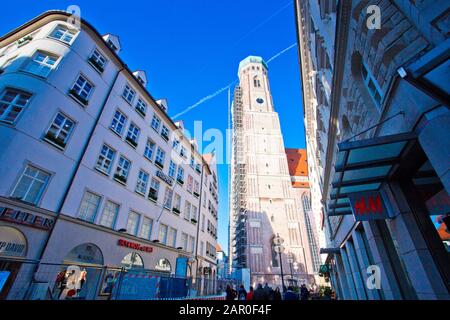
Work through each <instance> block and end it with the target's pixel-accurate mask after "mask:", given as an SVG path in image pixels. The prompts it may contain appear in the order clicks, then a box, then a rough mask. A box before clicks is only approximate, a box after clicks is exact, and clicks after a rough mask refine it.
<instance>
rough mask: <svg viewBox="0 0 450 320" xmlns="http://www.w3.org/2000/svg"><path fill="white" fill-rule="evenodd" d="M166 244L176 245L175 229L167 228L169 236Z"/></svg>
mask: <svg viewBox="0 0 450 320" xmlns="http://www.w3.org/2000/svg"><path fill="white" fill-rule="evenodd" d="M168 238H169V239H168V241H167V245H169V246H171V247H174V248H176V246H177V229H174V228H170V229H169V237H168Z"/></svg>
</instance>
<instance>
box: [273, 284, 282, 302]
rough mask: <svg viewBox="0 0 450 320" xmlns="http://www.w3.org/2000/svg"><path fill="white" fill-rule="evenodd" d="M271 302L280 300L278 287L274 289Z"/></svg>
mask: <svg viewBox="0 0 450 320" xmlns="http://www.w3.org/2000/svg"><path fill="white" fill-rule="evenodd" d="M273 300H281V291H280V288H279V287H276V288H275V291H274V292H273Z"/></svg>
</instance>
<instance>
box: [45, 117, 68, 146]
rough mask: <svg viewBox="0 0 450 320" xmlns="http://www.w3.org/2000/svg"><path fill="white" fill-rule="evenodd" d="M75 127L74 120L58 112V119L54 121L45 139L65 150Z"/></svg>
mask: <svg viewBox="0 0 450 320" xmlns="http://www.w3.org/2000/svg"><path fill="white" fill-rule="evenodd" d="M73 127H74V122H73V120H71V119H70V118H68V117H67V116H65V115H64V114H62V113H60V112H58V113H57V115H56V117H55V118H54V119H53V122H52V124H51V125H50V128H49V129H48V130H47V133H46V134H45V139H46V140H47V141H49V142H51V143H53V144H56V145H57V146H59V147H61V148H64V147H65V146H66V144H67V141H68V140H69V136H70V134H71V132H72V130H73Z"/></svg>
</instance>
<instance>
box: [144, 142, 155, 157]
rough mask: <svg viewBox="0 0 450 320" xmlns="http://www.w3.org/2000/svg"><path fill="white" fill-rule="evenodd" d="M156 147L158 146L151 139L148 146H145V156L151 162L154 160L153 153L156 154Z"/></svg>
mask: <svg viewBox="0 0 450 320" xmlns="http://www.w3.org/2000/svg"><path fill="white" fill-rule="evenodd" d="M155 146H156V145H155V143H154V142H153V141H152V140H150V139H148V140H147V144H146V145H145V150H144V156H145V157H146V158H147V159H148V160H150V161H152V159H153V152H155Z"/></svg>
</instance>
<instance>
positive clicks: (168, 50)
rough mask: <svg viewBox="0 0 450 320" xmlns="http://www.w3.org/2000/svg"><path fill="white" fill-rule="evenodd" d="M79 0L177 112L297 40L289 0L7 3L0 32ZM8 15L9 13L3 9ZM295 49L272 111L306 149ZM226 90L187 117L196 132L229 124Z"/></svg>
mask: <svg viewBox="0 0 450 320" xmlns="http://www.w3.org/2000/svg"><path fill="white" fill-rule="evenodd" d="M71 4H76V5H78V6H79V7H80V8H81V15H82V17H83V18H84V19H86V20H87V21H89V22H90V23H91V24H92V25H93V26H94V27H95V28H96V29H97V30H98V31H99V32H100V33H101V34H104V33H113V34H116V35H118V36H119V37H120V40H121V44H122V51H121V53H120V56H121V57H122V58H123V60H124V61H125V62H126V63H127V64H128V66H129V67H130V68H131V69H132V70H135V69H142V70H145V71H146V72H147V76H148V80H149V85H148V89H149V91H150V92H151V93H152V95H153V96H154V97H155V98H157V99H158V98H162V97H165V98H167V99H168V102H169V115H171V116H173V115H175V114H177V113H178V112H180V111H182V110H183V109H185V108H186V107H188V106H191V105H193V104H194V103H196V102H197V101H198V100H200V99H201V98H203V97H204V96H206V95H208V94H211V93H214V92H215V91H217V90H218V89H220V88H222V87H224V86H226V85H227V84H229V83H230V82H232V81H234V80H236V79H237V68H238V64H239V61H241V60H242V59H244V58H245V57H247V56H248V55H259V56H262V57H263V58H264V59H266V60H267V59H269V58H270V57H272V56H274V55H275V54H276V53H278V52H280V51H281V50H283V49H285V48H287V47H288V46H290V45H292V44H293V43H295V42H296V33H295V19H294V8H293V3H292V0H270V1H261V0H259V1H258V0H245V1H244V0H243V1H211V0H203V1H200V0H190V1H181V0H177V1H167V0H159V1H134V0H128V1H126V2H122V3H118V2H111V1H78V0H71V1H61V0H59V1H56V0H52V1H50V0H40V1H35V0H33V1H4V3H2V14H1V24H0V34H5V33H6V32H8V31H10V30H11V29H13V28H15V27H17V26H19V25H21V24H22V23H24V22H26V21H27V20H29V19H31V18H33V17H35V16H37V15H39V14H40V13H42V12H43V11H46V10H50V9H63V10H65V9H66V8H67V6H69V5H71ZM6 13H8V14H6ZM299 72H300V71H299V65H298V57H297V49H296V48H293V49H291V50H289V51H287V52H286V53H284V54H283V55H281V56H280V57H278V58H277V59H275V60H273V61H272V62H271V63H270V65H269V78H270V84H271V91H272V95H273V100H274V104H275V109H276V111H277V112H278V113H279V115H280V122H281V128H282V132H283V135H284V141H285V145H286V147H291V148H304V147H305V141H304V126H303V114H302V99H301V91H300V90H301V89H300V75H299ZM227 112H228V110H227V94H226V92H224V93H222V94H220V95H218V96H217V97H215V98H214V99H211V100H208V101H207V102H205V103H204V104H201V105H199V106H198V107H197V108H195V109H193V110H192V111H190V112H188V113H186V114H185V115H183V116H182V120H183V121H184V123H185V126H186V128H187V129H189V130H191V131H192V130H193V124H194V121H199V120H201V121H203V128H204V130H205V129H208V128H218V129H221V130H223V131H224V130H225V129H226V127H227ZM227 184H228V178H227V167H226V166H225V165H221V166H219V192H220V200H219V202H220V207H219V243H220V244H221V245H222V247H223V249H225V250H226V249H227V242H228V240H227V239H228V235H227V234H228V189H227Z"/></svg>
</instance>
